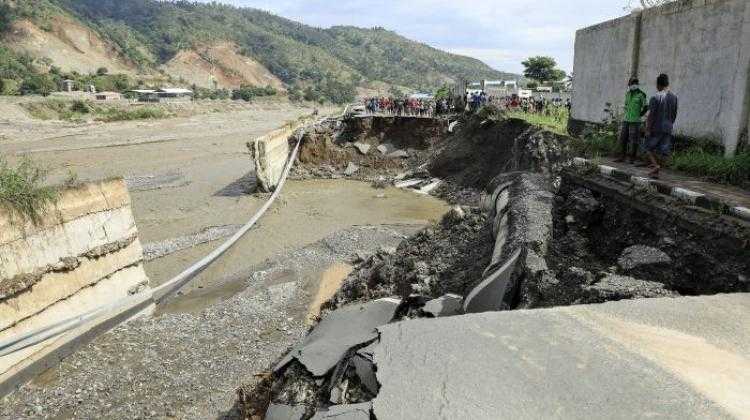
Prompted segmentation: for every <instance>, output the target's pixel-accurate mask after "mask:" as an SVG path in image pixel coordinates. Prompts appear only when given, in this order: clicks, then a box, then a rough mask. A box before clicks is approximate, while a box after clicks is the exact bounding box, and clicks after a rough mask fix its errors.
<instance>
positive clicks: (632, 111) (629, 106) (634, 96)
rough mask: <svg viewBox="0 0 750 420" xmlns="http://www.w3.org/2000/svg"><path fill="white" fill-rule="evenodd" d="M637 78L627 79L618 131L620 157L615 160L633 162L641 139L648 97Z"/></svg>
mask: <svg viewBox="0 0 750 420" xmlns="http://www.w3.org/2000/svg"><path fill="white" fill-rule="evenodd" d="M638 84H639V82H638V78H636V77H631V78H630V80H629V81H628V92H627V93H626V94H625V119H624V120H623V122H622V130H621V132H620V157H619V158H618V159H616V160H615V162H624V161H625V160H626V159H629V161H630V163H631V164H632V163H635V157H636V154H637V153H638V147H639V146H640V139H641V118H643V116H644V115H646V112H647V111H648V97H647V96H646V94H645V93H644V92H643V91H642V90H641V89H640V87H639V86H638Z"/></svg>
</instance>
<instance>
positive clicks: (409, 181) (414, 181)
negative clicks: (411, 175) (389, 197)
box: [393, 179, 424, 188]
mask: <svg viewBox="0 0 750 420" xmlns="http://www.w3.org/2000/svg"><path fill="white" fill-rule="evenodd" d="M423 182H424V179H407V180H405V181H399V182H396V183H395V184H393V185H394V186H395V187H396V188H410V187H414V186H416V185H419V184H421V183H423Z"/></svg>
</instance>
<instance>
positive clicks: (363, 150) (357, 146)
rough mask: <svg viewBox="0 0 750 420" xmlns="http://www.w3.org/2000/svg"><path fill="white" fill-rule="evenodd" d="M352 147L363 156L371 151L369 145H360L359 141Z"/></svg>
mask: <svg viewBox="0 0 750 420" xmlns="http://www.w3.org/2000/svg"><path fill="white" fill-rule="evenodd" d="M352 146H354V148H355V149H357V151H359V153H362V154H363V155H366V154H368V153H369V152H370V149H372V146H371V145H369V144H367V143H362V142H359V141H358V142H356V143H353V144H352Z"/></svg>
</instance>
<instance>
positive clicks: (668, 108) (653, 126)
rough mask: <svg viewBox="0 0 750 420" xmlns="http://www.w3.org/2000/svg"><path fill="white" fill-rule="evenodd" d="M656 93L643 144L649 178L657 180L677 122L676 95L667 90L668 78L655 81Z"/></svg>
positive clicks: (650, 107) (664, 76) (661, 76)
mask: <svg viewBox="0 0 750 420" xmlns="http://www.w3.org/2000/svg"><path fill="white" fill-rule="evenodd" d="M656 89H657V90H658V92H657V93H656V95H654V96H653V97H652V98H651V101H650V102H649V105H648V109H649V113H648V120H647V123H646V138H647V139H648V140H647V141H646V144H645V149H646V153H647V155H648V159H649V161H650V162H651V172H649V176H650V177H652V178H659V170H661V165H662V163H663V161H664V160H665V159H666V158H667V157H669V154H670V152H671V149H672V132H673V130H674V123H675V121H676V120H677V111H678V100H677V95H675V94H674V93H672V92H671V91H670V90H669V76H667V75H666V74H661V75H659V77H658V78H657V79H656Z"/></svg>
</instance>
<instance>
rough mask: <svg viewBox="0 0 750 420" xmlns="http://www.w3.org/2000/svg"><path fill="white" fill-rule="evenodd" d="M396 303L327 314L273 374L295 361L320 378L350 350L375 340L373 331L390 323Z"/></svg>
mask: <svg viewBox="0 0 750 420" xmlns="http://www.w3.org/2000/svg"><path fill="white" fill-rule="evenodd" d="M400 304H401V301H400V300H398V299H390V298H387V299H379V300H375V301H372V302H367V303H365V304H352V305H348V306H345V307H343V308H341V309H338V310H336V311H333V312H331V313H329V314H328V315H326V316H325V317H324V318H323V320H322V321H321V322H320V324H318V326H317V327H315V328H314V329H313V330H312V332H310V334H309V335H308V336H307V337H306V338H305V341H304V342H302V344H300V345H298V346H297V347H295V348H294V349H293V350H292V351H291V352H289V354H288V355H287V356H286V357H285V358H284V359H282V361H281V362H279V364H278V365H276V367H275V368H274V371H275V372H279V371H281V370H282V369H283V368H284V367H286V366H287V365H288V364H289V363H291V362H292V361H293V360H294V359H296V360H298V361H299V362H300V363H301V364H302V365H303V366H304V367H305V369H307V371H309V372H310V373H311V374H312V375H313V376H315V377H321V376H324V375H325V374H326V373H327V372H329V371H330V370H331V369H333V367H334V366H336V365H337V364H338V363H339V361H341V359H342V358H343V357H344V356H345V355H346V353H347V352H348V351H349V350H350V349H351V348H352V347H354V346H357V345H359V344H363V343H366V342H369V341H371V340H374V339H376V338H377V332H376V331H375V328H377V327H379V326H381V325H384V324H387V323H389V322H391V320H392V319H393V317H394V315H395V314H396V310H397V309H398V307H399V305H400Z"/></svg>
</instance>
